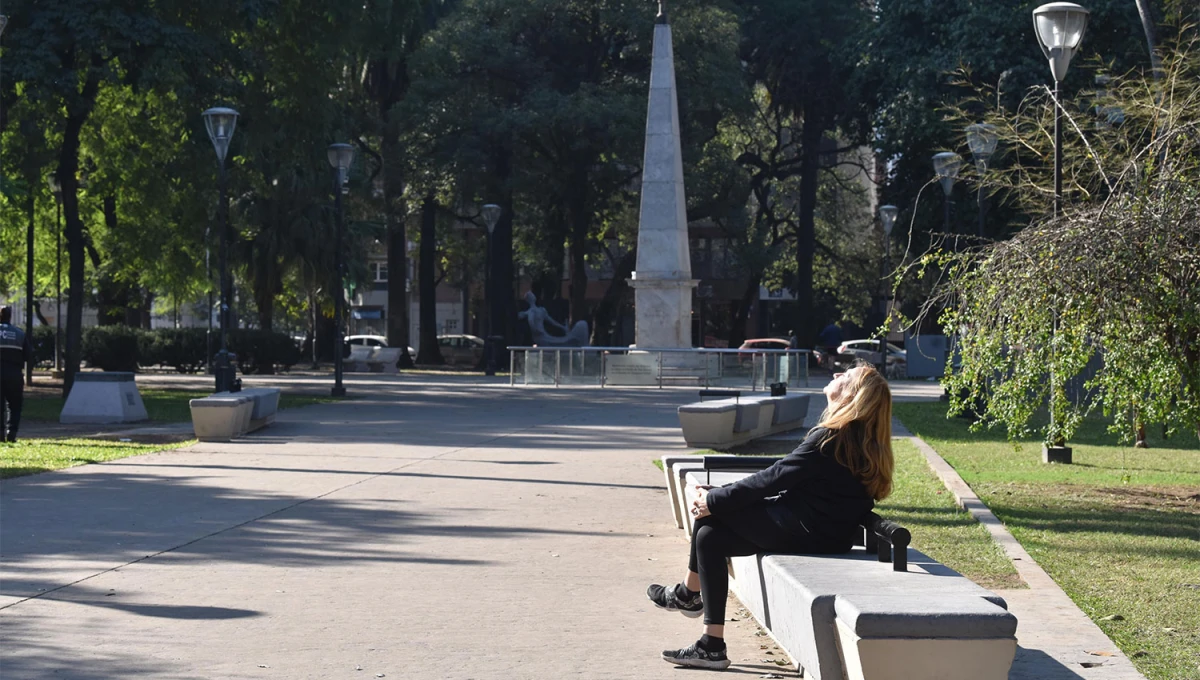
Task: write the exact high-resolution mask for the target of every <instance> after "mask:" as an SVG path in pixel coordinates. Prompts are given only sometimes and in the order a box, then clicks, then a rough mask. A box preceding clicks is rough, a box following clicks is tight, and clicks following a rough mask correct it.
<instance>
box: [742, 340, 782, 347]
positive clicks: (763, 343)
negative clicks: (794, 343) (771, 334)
mask: <svg viewBox="0 0 1200 680" xmlns="http://www.w3.org/2000/svg"><path fill="white" fill-rule="evenodd" d="M787 348H788V340H787V338H751V339H749V340H747V341H746V342H743V343H742V346H741V347H738V349H787Z"/></svg>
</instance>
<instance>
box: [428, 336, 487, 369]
mask: <svg viewBox="0 0 1200 680" xmlns="http://www.w3.org/2000/svg"><path fill="white" fill-rule="evenodd" d="M437 343H438V349H439V350H440V351H441V353H442V358H443V359H445V360H446V363H447V364H452V365H453V364H464V365H467V366H474V365H475V364H478V363H479V360H480V359H481V358H482V357H483V338H480V337H477V336H474V335H439V336H438V338H437Z"/></svg>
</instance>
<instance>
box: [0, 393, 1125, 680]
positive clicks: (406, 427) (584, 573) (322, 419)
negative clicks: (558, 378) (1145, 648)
mask: <svg viewBox="0 0 1200 680" xmlns="http://www.w3.org/2000/svg"><path fill="white" fill-rule="evenodd" d="M138 380H139V383H140V384H143V385H146V384H153V385H154V386H167V385H171V386H176V387H181V386H183V385H184V384H190V383H189V382H187V381H196V380H197V379H196V378H189V377H176V376H156V377H152V378H150V379H146V378H144V377H142V376H139V379H138ZM247 383H254V384H259V383H263V384H276V385H280V386H284V387H286V388H287V389H290V390H304V391H312V392H314V393H315V392H317V391H323V390H327V389H328V385H329V381H328V379H322V378H320V377H314V376H282V377H270V378H251V379H249V380H247ZM480 383H481V380H480V379H479V378H478V377H475V378H473V379H472V378H469V377H466V376H464V377H458V376H403V377H401V378H395V377H384V376H352V377H350V378H349V379H348V381H347V384H348V387H349V388H350V392H351V394H352V395H355V396H358V397H359V398H357V399H355V400H353V401H349V402H343V403H338V404H329V405H323V406H314V407H309V408H305V409H298V410H292V411H284V412H283V413H282V414H281V416H280V418H279V421H278V422H277V423H276V424H275V426H273V427H271V428H269V429H267V430H264V431H262V432H261V433H258V434H255V435H252V436H250V437H248V438H246V439H244V440H241V441H238V442H236V443H230V444H201V445H197V446H193V447H190V448H187V449H182V450H177V451H171V452H165V453H160V454H152V455H147V456H141V457H138V458H132V459H125V460H122V461H116V462H113V463H108V464H104V465H89V466H84V467H80V468H74V469H71V470H64V471H60V472H54V473H47V474H42V475H36V476H32V477H24V478H17V479H13V480H5V481H4V482H3V483H0V537H2V538H0V647H2V648H3V650H4V652H3V656H2V657H0V677H3V678H6V679H7V678H18V679H21V680H25V679H36V678H48V677H54V678H75V679H80V680H83V679H86V680H92V679H96V680H99V679H101V678H106V679H108V678H124V677H132V676H134V675H139V676H148V677H155V678H342V677H346V678H351V677H353V678H363V677H393V678H394V677H405V678H550V677H581V678H609V677H611V678H634V677H636V678H655V677H673V678H677V677H679V676H678V675H677V674H678V673H679V672H680V671H679V670H677V669H674V668H673V667H671V666H669V665H668V664H666V663H664V662H662V661H661V660H659V659H658V655H659V652H660V651H661V650H662V649H663V648H665V647H678V646H684V645H686V644H689V643H690V642H691V641H692V640H694V639H695V637H696V636H697V634H698V633H699V628H700V627H699V624H698V622H697V621H695V620H690V619H685V618H683V617H682V616H679V615H677V614H668V613H666V612H662V611H659V610H657V609H655V608H654V607H653V606H652V605H650V603H649V602H648V601H647V600H646V599H645V595H644V589H645V586H646V584H647V583H650V582H652V581H658V582H673V581H675V580H677V579H678V578H679V577H680V575H681V573H682V569H683V567H684V566H685V563H686V549H687V545H686V542H685V540H684V536H683V533H682V532H679V531H678V530H676V529H675V528H674V524H673V522H672V519H671V513H670V512H669V509H668V502H667V500H666V495H665V490H664V489H663V482H662V475H661V473H660V472H659V471H658V470H657V469H656V468H655V467H653V465H652V464H651V461H652V460H653V459H655V458H658V457H659V456H661V455H663V454H664V453H669V452H684V451H686V450H687V449H685V447H684V445H683V442H682V439H681V437H680V436H679V431H678V421H677V419H676V417H675V407H676V406H677V405H678V404H680V403H684V402H686V401H692V400H693V398H694V391H693V390H679V389H675V390H672V389H667V390H631V389H609V390H599V389H595V388H585V389H569V388H560V389H554V388H515V389H513V388H509V387H507V383H506V381H502V380H496V381H495V382H491V383H485V384H480ZM201 384H207V383H206V382H205V383H200V382H197V386H200V385H201ZM821 384H823V381H820V380H814V382H813V384H812V385H811V386H810V387H809V388H808V389H807V390H804V391H806V392H811V393H814V394H816V395H819V387H820V386H821ZM895 392H896V395H897V398H898V399H921V398H926V399H927V398H936V396H937V395H939V394H940V393H941V388H940V387H938V386H937V385H936V384H934V383H923V382H916V381H913V382H904V383H898V384H897V385H896V388H895ZM813 402H814V403H813V404H812V409H811V412H810V419H813V418H815V417H816V414H818V413H819V412H820V408H821V406H822V404H821V403H820V399H819V398H818V399H814V400H813ZM31 434H32V433H31ZM897 434H898V435H905V434H907V433H904V432H897ZM918 547H919V546H918ZM1018 548H1019V546H1018ZM1029 562H1030V564H1033V563H1032V560H1030V561H1029ZM1033 567H1034V568H1036V565H1033ZM1039 571H1040V570H1039ZM1021 573H1022V574H1025V572H1024V571H1022V572H1021ZM1026 579H1027V580H1029V581H1030V583H1031V585H1034V588H1032V589H1031V590H1028V591H1006V592H1005V593H1003V595H1004V596H1005V597H1006V598H1007V599H1008V600H1009V602H1010V603H1011V606H1012V608H1013V610H1014V612H1015V613H1017V615H1018V617H1019V619H1020V621H1021V623H1020V627H1019V630H1018V634H1019V637H1020V643H1021V649H1020V651H1019V653H1018V658H1017V663H1016V665H1015V666H1014V669H1013V673H1012V675H1011V676H1010V678H1011V680H1034V679H1038V680H1043V679H1046V678H1072V679H1073V678H1103V679H1105V680H1109V679H1113V680H1115V679H1116V678H1120V679H1121V680H1126V679H1127V678H1135V677H1140V676H1137V675H1136V671H1133V669H1132V667H1131V666H1129V664H1128V661H1127V660H1124V658H1123V657H1119V658H1115V659H1114V658H1110V657H1090V658H1094V659H1095V660H1096V661H1100V662H1104V665H1103V666H1100V667H1097V668H1088V669H1085V668H1083V667H1082V666H1079V665H1078V662H1079V660H1080V659H1081V658H1085V657H1081V656H1080V654H1081V653H1083V654H1086V652H1087V651H1102V650H1112V651H1116V648H1115V647H1114V646H1112V643H1111V642H1108V641H1107V638H1104V637H1103V633H1100V631H1099V629H1098V628H1097V627H1096V626H1095V625H1094V624H1092V623H1091V621H1089V620H1088V619H1087V618H1086V616H1084V615H1083V614H1082V612H1080V611H1079V610H1078V609H1077V608H1075V607H1074V605H1073V604H1072V603H1071V602H1070V600H1069V599H1067V598H1066V596H1065V595H1063V594H1062V591H1061V590H1058V595H1053V593H1050V592H1049V591H1048V590H1044V589H1040V588H1041V586H1040V585H1038V583H1037V580H1036V579H1031V578H1030V577H1028V576H1026ZM1051 585H1053V583H1052V582H1051ZM1054 587H1055V588H1057V586H1054ZM730 613H731V616H732V618H734V619H737V621H735V622H731V623H730V625H729V627H728V628H727V631H726V635H727V638H728V641H729V644H730V650H731V658H732V659H733V660H734V667H733V668H732V669H731V671H732V672H733V673H735V674H753V676H755V677H759V676H763V675H765V674H768V673H774V674H779V675H784V676H788V675H791V676H793V677H794V673H792V672H791V671H790V670H789V669H788V668H780V667H779V666H777V665H775V664H774V663H773V661H774V660H776V659H779V658H781V657H782V654H781V652H779V651H778V649H777V648H775V647H774V646H773V645H772V644H770V640H769V638H766V637H762V636H761V635H758V634H756V633H757V632H758V631H757V627H756V626H754V625H753V623H752V622H747V621H746V620H745V615H744V614H740V613H739V609H738V608H737V607H736V606H734V607H731V608H730ZM1096 633H1099V635H1100V638H1097V637H1095V634H1096ZM1105 642H1107V645H1105V644H1104V643H1105ZM1117 670H1120V671H1122V672H1121V673H1119V674H1118V673H1115V671H1117ZM1126 672H1128V673H1133V674H1132V675H1130V674H1128V673H1126Z"/></svg>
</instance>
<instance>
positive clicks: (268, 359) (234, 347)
mask: <svg viewBox="0 0 1200 680" xmlns="http://www.w3.org/2000/svg"><path fill="white" fill-rule="evenodd" d="M228 346H229V351H230V352H233V353H234V354H236V355H237V362H238V368H239V369H240V370H241V371H242V372H243V373H247V374H252V373H253V374H259V375H270V374H273V373H275V369H276V367H281V368H283V369H284V370H286V369H288V368H291V367H292V366H293V365H295V364H296V363H297V362H299V361H300V348H299V347H297V346H296V342H295V341H294V340H292V338H291V337H290V336H288V335H286V334H284V333H274V332H271V331H263V330H237V331H233V332H231V333H230V334H229V340H228Z"/></svg>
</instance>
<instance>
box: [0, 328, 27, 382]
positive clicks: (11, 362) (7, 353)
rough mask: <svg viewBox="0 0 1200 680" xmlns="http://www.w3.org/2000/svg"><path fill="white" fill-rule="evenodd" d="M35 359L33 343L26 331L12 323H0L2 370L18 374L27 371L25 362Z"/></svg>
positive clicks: (0, 364) (5, 372)
mask: <svg viewBox="0 0 1200 680" xmlns="http://www.w3.org/2000/svg"><path fill="white" fill-rule="evenodd" d="M30 361H33V345H32V343H30V342H29V338H28V337H27V336H26V335H25V331H23V330H21V329H20V328H18V327H16V326H14V325H12V324H10V323H0V371H3V372H4V374H5V375H6V376H7V375H8V374H9V372H11V371H16V372H17V373H18V374H20V373H23V372H24V371H25V364H26V363H27V362H30Z"/></svg>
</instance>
